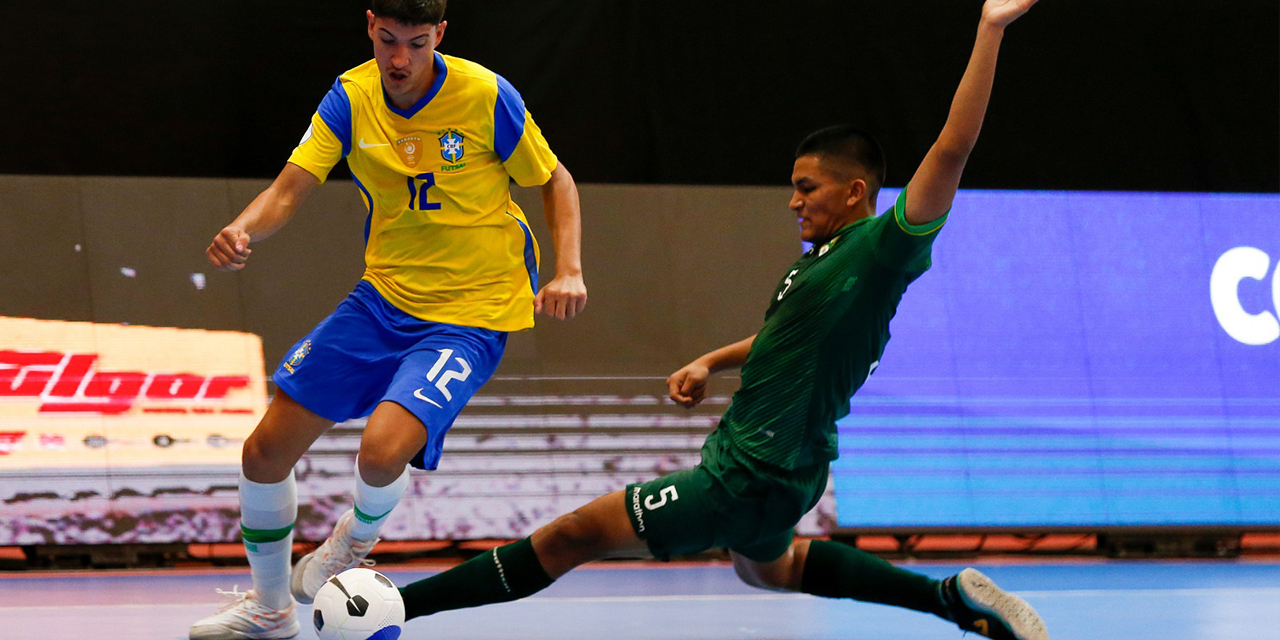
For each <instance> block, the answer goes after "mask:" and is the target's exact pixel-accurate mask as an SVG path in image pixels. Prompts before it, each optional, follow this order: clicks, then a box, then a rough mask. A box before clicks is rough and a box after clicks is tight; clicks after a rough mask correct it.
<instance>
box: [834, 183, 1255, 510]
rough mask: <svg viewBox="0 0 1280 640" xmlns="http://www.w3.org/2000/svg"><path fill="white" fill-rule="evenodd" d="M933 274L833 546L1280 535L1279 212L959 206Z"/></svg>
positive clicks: (852, 449)
mask: <svg viewBox="0 0 1280 640" xmlns="http://www.w3.org/2000/svg"><path fill="white" fill-rule="evenodd" d="M896 196H897V193H896V192H892V191H890V190H886V191H885V192H884V193H883V194H882V195H881V196H880V199H879V200H880V202H881V203H891V202H893V199H894V198H895V197H896ZM933 258H934V260H933V264H934V266H933V268H932V269H931V270H930V271H929V272H928V273H926V274H925V275H924V276H923V277H921V278H920V279H919V280H918V281H916V283H915V284H913V285H911V288H910V289H909V290H908V291H907V293H906V296H905V297H904V299H903V301H902V304H901V306H900V307H899V309H898V314H897V317H896V318H895V319H894V320H893V323H892V324H891V326H890V328H891V330H892V333H893V339H892V340H891V341H890V342H889V345H888V347H886V349H885V353H884V356H883V357H882V358H881V365H880V368H879V369H878V370H877V371H876V372H875V374H874V375H872V376H871V379H870V380H868V382H867V384H866V385H865V386H864V387H863V388H862V390H861V391H860V392H859V393H858V395H857V396H855V397H854V399H853V403H852V404H853V410H852V413H851V414H850V415H849V416H848V418H846V419H845V420H842V421H841V422H840V424H839V431H840V458H839V460H837V461H836V462H835V463H834V464H833V471H834V477H835V489H836V497H837V514H838V522H839V525H840V526H842V527H849V528H858V527H904V528H909V527H962V528H982V527H1047V528H1053V527H1079V526H1101V527H1107V526H1146V525H1236V526H1258V525H1276V524H1280V321H1278V320H1277V316H1278V315H1280V272H1278V270H1277V264H1280V196H1276V195H1242V194H1234V195H1225V194H1171V193H1092V192H1014V191H969V192H962V193H961V194H960V195H959V196H958V197H957V199H956V202H955V206H954V208H953V210H952V213H951V216H950V219H949V221H948V222H947V224H946V226H945V227H944V228H943V230H942V232H941V235H940V236H939V238H938V240H937V242H936V244H935V245H934V250H933Z"/></svg>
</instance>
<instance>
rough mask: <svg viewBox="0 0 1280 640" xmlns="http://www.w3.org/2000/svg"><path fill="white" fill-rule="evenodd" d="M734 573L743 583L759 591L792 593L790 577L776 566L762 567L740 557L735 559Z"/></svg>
mask: <svg viewBox="0 0 1280 640" xmlns="http://www.w3.org/2000/svg"><path fill="white" fill-rule="evenodd" d="M733 571H734V573H737V574H738V578H739V579H741V580H742V581H743V582H745V583H747V584H749V585H751V586H753V587H756V588H758V589H768V590H770V591H790V590H792V587H791V580H790V575H789V574H788V573H786V572H783V571H780V570H778V568H777V567H775V566H770V565H761V564H759V563H756V562H752V561H750V560H747V559H746V558H742V557H740V556H735V557H734V559H733Z"/></svg>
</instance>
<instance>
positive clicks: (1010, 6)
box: [982, 0, 1036, 27]
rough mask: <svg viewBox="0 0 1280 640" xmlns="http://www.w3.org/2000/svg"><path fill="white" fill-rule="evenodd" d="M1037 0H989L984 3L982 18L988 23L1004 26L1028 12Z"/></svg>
mask: <svg viewBox="0 0 1280 640" xmlns="http://www.w3.org/2000/svg"><path fill="white" fill-rule="evenodd" d="M1035 3H1036V0H987V2H986V4H984V5H982V20H983V21H984V22H986V23H987V24H990V25H993V26H996V27H1004V26H1007V25H1008V24H1009V23H1010V22H1013V21H1014V20H1017V19H1018V17H1019V16H1021V15H1022V14H1024V13H1026V12H1027V10H1028V9H1030V8H1031V5H1033V4H1035Z"/></svg>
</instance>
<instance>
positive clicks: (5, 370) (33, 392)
mask: <svg viewBox="0 0 1280 640" xmlns="http://www.w3.org/2000/svg"><path fill="white" fill-rule="evenodd" d="M97 361H98V354H96V353H63V352H60V351H11V350H0V398H6V399H8V398H13V399H33V400H39V401H40V403H41V404H40V410H39V412H40V413H71V414H98V415H119V414H122V413H127V412H128V411H129V410H130V409H133V408H134V407H135V406H136V405H138V404H139V403H140V402H141V403H147V402H151V403H163V404H164V405H166V406H162V407H148V408H144V409H143V411H146V412H151V413H187V412H188V407H185V406H173V405H174V404H175V403H180V404H192V405H199V404H201V403H206V402H209V401H218V400H225V399H226V398H227V396H228V395H229V394H230V393H231V392H232V391H234V390H236V389H242V388H246V387H249V386H250V380H249V376H245V375H235V376H202V375H197V374H193V373H157V372H142V371H95V370H94V364H95V363H96V362H97ZM190 410H191V411H192V412H194V413H214V411H215V410H214V409H213V408H210V407H200V406H194V407H190ZM219 412H220V413H252V410H250V409H229V408H222V409H221V410H220V411H219Z"/></svg>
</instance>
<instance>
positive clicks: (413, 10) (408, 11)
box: [372, 0, 445, 27]
mask: <svg viewBox="0 0 1280 640" xmlns="http://www.w3.org/2000/svg"><path fill="white" fill-rule="evenodd" d="M444 5H445V0H373V7H372V10H373V15H375V16H378V17H379V18H390V19H391V20H395V21H396V22H399V23H400V24H403V25H408V26H411V27H416V26H418V25H421V24H440V22H441V21H442V20H444Z"/></svg>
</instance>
